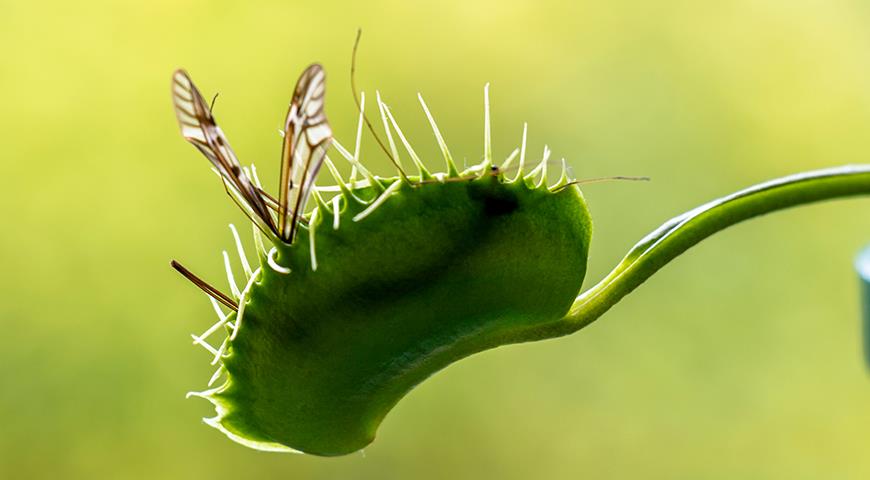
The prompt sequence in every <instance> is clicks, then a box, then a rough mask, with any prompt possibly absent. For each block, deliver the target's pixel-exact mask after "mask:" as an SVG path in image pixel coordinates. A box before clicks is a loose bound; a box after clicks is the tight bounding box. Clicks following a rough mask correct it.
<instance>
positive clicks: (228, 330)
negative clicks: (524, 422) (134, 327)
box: [172, 65, 870, 456]
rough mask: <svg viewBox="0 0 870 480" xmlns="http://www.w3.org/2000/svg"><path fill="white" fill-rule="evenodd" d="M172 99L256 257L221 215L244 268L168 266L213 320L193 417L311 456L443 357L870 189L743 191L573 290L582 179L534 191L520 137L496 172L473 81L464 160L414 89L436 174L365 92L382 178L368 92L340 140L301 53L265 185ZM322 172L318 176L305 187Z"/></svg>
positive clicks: (862, 185) (316, 73)
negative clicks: (208, 306) (718, 239)
mask: <svg viewBox="0 0 870 480" xmlns="http://www.w3.org/2000/svg"><path fill="white" fill-rule="evenodd" d="M172 97H173V101H174V104H175V111H176V116H177V119H178V122H179V125H180V127H181V133H182V135H183V136H184V138H185V139H187V140H188V141H189V142H190V143H192V144H193V145H194V146H195V147H196V148H197V149H198V150H199V151H200V152H202V154H204V155H205V156H206V158H208V160H209V161H210V162H211V164H212V166H213V168H214V170H215V171H216V172H217V174H218V176H219V177H220V179H221V181H222V183H223V186H224V188H225V189H226V192H227V193H228V194H229V196H230V198H231V199H232V200H233V201H234V202H235V203H236V204H238V206H239V207H240V208H241V209H242V211H243V212H244V213H245V214H246V215H247V217H248V218H249V219H250V222H251V226H252V228H251V230H252V233H253V242H252V243H253V245H254V248H255V250H256V258H257V260H256V262H255V264H254V265H251V264H250V263H249V260H248V257H247V256H246V254H245V251H244V248H243V246H242V244H243V242H242V239H241V238H240V236H239V233H238V231H237V230H236V229H235V227H233V226H231V232H232V235H233V236H234V237H235V242H236V246H237V249H238V257H239V258H238V259H237V261H236V262H235V263H236V264H237V265H238V266H239V267H240V268H241V272H243V275H242V276H241V277H237V276H236V275H235V274H234V268H233V266H232V264H233V263H234V262H232V261H231V260H230V256H229V255H228V254H227V253H226V252H224V263H225V266H226V271H227V277H228V280H229V287H230V292H229V293H224V292H221V291H220V290H218V289H217V288H215V287H213V286H212V285H211V284H209V283H207V282H205V281H204V280H202V279H200V278H199V277H197V276H196V275H194V274H193V273H191V272H190V271H189V270H187V269H186V268H184V267H183V266H181V265H180V264H178V263H177V262H175V261H173V262H172V265H173V267H175V268H176V269H177V270H178V271H179V272H181V273H182V274H183V275H184V276H185V277H186V278H188V279H189V280H191V281H192V282H193V283H194V284H195V285H196V286H198V287H199V288H200V289H202V290H203V291H204V292H205V293H207V294H208V298H209V299H210V300H211V302H212V304H213V306H214V309H215V312H216V313H217V317H218V321H217V322H215V323H214V324H213V325H212V326H211V327H210V328H208V329H207V330H206V331H205V332H204V333H202V334H201V335H193V340H194V343H195V344H198V345H201V346H202V347H203V348H204V349H205V350H207V351H208V353H209V354H210V355H211V356H212V364H213V365H214V366H215V367H216V371H215V373H214V375H213V376H212V378H211V379H210V380H209V381H208V388H207V389H205V390H204V391H200V392H192V393H191V394H190V395H192V396H197V397H202V398H205V399H207V400H209V401H210V402H211V403H212V404H213V405H214V407H215V410H216V415H215V416H213V417H211V418H206V419H204V420H205V422H206V423H207V424H208V425H211V426H212V427H215V428H216V429H218V430H220V431H221V432H223V433H224V434H226V435H227V436H228V437H229V438H231V439H233V440H234V441H236V442H238V443H241V444H243V445H246V446H248V447H252V448H256V449H259V450H268V451H292V452H304V453H310V454H315V455H325V456H334V455H343V454H347V453H351V452H354V451H357V450H360V449H362V448H363V447H365V446H366V445H368V444H369V443H370V442H372V440H373V439H374V438H375V434H376V431H377V428H378V426H379V425H380V423H381V421H382V420H383V419H384V417H385V416H386V414H387V413H388V412H389V411H390V409H391V408H392V407H393V406H394V405H395V404H396V403H397V402H398V401H399V400H400V399H401V398H402V397H403V396H404V395H405V394H407V393H408V392H409V391H410V390H411V389H412V388H414V386H416V385H417V384H418V383H420V382H421V381H423V380H425V379H426V378H427V377H429V376H430V375H432V374H434V373H435V372H437V371H439V370H441V369H443V368H444V367H446V366H448V365H450V364H451V363H453V362H455V361H457V360H460V359H462V358H464V357H467V356H469V355H472V354H474V353H477V352H481V351H484V350H487V349H491V348H494V347H498V346H501V345H507V344H513V343H519V342H528V341H535V340H542V339H547V338H553V337H559V336H563V335H567V334H570V333H573V332H576V331H578V330H580V329H582V328H583V327H584V326H586V325H588V324H590V323H591V322H592V321H594V320H595V319H597V318H598V317H599V316H600V315H601V314H603V313H604V312H605V311H607V310H608V309H609V308H610V307H611V306H613V305H614V304H615V303H616V302H618V301H619V300H620V299H621V298H623V297H624V296H625V295H626V294H628V293H629V292H631V291H632V290H633V289H634V288H636V287H637V286H638V285H640V284H641V283H643V282H644V281H645V280H646V279H647V278H649V277H650V276H651V275H652V274H653V273H655V272H656V271H657V270H658V269H660V268H661V267H662V266H664V265H665V264H666V263H668V262H669V261H671V260H673V259H674V258H676V257H677V256H679V255H680V254H681V253H682V252H684V251H685V250H686V249H688V248H690V247H691V246H693V245H695V244H696V243H698V242H700V241H701V240H703V239H704V238H706V237H708V236H709V235H711V234H713V233H715V232H717V231H720V230H722V229H724V228H727V227H728V226H730V225H733V224H735V223H738V222H740V221H743V220H745V219H748V218H751V217H755V216H758V215H762V214H765V213H768V212H772V211H775V210H779V209H783V208H787V207H791V206H795V205H801V204H806V203H811V202H815V201H820V200H825V199H831V198H838V197H847V196H855V195H864V194H868V193H870V166H868V165H855V166H845V167H838V168H832V169H826V170H819V171H814V172H806V173H801V174H797V175H792V176H788V177H784V178H781V179H777V180H773V181H769V182H765V183H762V184H758V185H755V186H752V187H749V188H747V189H745V190H741V191H739V192H736V193H734V194H731V195H728V196H725V197H722V198H720V199H717V200H714V201H712V202H710V203H707V204H704V205H701V206H699V207H697V208H695V209H693V210H691V211H689V212H686V213H684V214H682V215H680V216H677V217H675V218H673V219H672V220H670V221H668V222H666V223H665V224H663V225H662V226H661V227H659V228H658V229H656V230H655V231H653V232H652V233H650V234H649V235H647V236H646V237H644V238H643V239H642V240H641V241H640V242H639V243H637V245H635V246H634V247H633V248H632V249H631V250H630V251H629V252H628V254H627V255H626V256H625V258H624V259H623V260H622V261H621V262H620V263H619V264H618V265H617V266H616V267H615V268H614V269H613V270H612V271H611V273H610V274H608V275H607V276H606V277H605V278H604V279H602V280H601V281H600V282H598V283H597V284H596V285H595V286H593V287H591V288H590V289H588V290H586V291H585V292H583V293H579V292H580V288H581V286H582V283H583V279H584V275H585V272H586V262H587V255H588V251H589V244H590V240H591V235H592V221H591V218H590V214H589V211H588V209H587V207H586V202H585V201H584V198H583V195H582V193H581V191H580V188H579V184H580V183H582V182H577V181H575V180H574V179H572V178H570V177H569V176H568V171H567V169H566V168H565V164H564V161H563V162H562V164H561V167H562V168H561V172H560V175H559V176H558V180H556V181H555V183H552V184H551V183H548V178H549V175H548V171H547V170H548V165H550V163H551V162H550V161H549V158H548V156H549V151H548V150H546V149H545V152H544V155H543V158H542V159H541V160H540V161H537V162H527V161H526V157H527V155H526V131H525V129H524V130H523V136H522V142H521V145H520V147H519V148H518V149H517V150H515V151H514V152H513V153H512V154H511V155H510V156H509V157H508V158H507V159H506V160H504V161H503V162H501V163H500V164H499V165H496V164H495V163H494V162H493V157H492V148H491V141H490V118H489V96H488V89H487V91H486V93H485V102H484V103H485V120H484V155H483V161H482V162H481V163H480V164H477V165H474V166H472V167H470V168H465V169H463V170H459V169H457V167H456V165H455V163H454V161H453V158H452V156H451V153H450V151H449V149H448V147H447V144H446V143H445V141H444V139H443V138H442V135H441V133H440V131H439V129H438V127H437V125H436V123H435V121H434V119H433V117H432V115H431V113H430V111H429V109H428V107H427V106H426V104H425V102H423V99H422V97H420V99H419V100H420V103H421V105H422V107H423V111H424V113H425V114H426V117H427V118H428V120H429V123H430V125H431V127H432V131H433V133H434V136H435V139H436V141H437V142H438V145H439V146H440V149H441V153H442V155H443V164H444V171H443V172H430V171H429V170H428V169H427V167H426V166H425V165H424V163H423V162H422V160H421V159H420V158H419V157H418V155H417V154H416V152H415V151H414V148H413V147H412V146H411V144H410V143H409V142H408V140H407V138H406V137H405V136H404V134H403V133H402V130H401V129H400V128H399V125H398V124H397V123H396V120H395V118H394V116H393V114H392V112H391V111H390V109H389V107H387V105H385V104H384V102H382V101H381V98H380V95H378V96H377V102H376V103H377V105H376V107H377V111H378V112H379V116H380V119H381V120H382V123H383V130H384V137H385V138H386V142H383V141H381V140H380V138H378V137H377V135H375V138H376V139H378V142H379V143H380V145H381V147H382V148H383V150H384V152H385V154H386V155H387V156H388V157H389V158H390V160H391V161H392V162H393V164H394V165H395V167H396V171H397V174H396V175H395V176H379V175H376V174H374V173H372V172H371V171H369V170H368V169H367V168H366V167H365V163H364V162H363V161H362V160H361V159H360V155H359V152H360V136H361V131H362V125H363V123H364V122H365V123H368V119H367V118H366V117H365V114H364V111H365V108H364V106H365V97H364V96H363V97H362V101H361V102H358V106H359V107H360V108H359V111H360V116H359V123H358V128H357V138H356V143H355V148H354V150H353V152H351V151H350V150H349V149H346V148H344V147H343V146H342V145H341V144H340V143H339V142H338V141H336V140H335V139H333V138H332V131H331V129H330V126H329V123H328V121H327V118H326V115H325V113H324V98H325V74H324V71H323V69H322V68H321V67H320V66H319V65H312V66H310V67H308V68H307V69H306V70H305V71H304V73H303V74H302V76H301V78H300V79H299V81H298V83H297V85H296V88H295V90H294V92H293V96H292V100H291V103H290V107H289V111H288V113H287V117H286V121H285V123H284V126H283V129H282V132H281V133H282V137H283V140H282V142H283V147H282V156H281V171H280V182H279V188H278V191H277V193H276V194H274V195H272V194H269V193H267V191H266V190H265V189H264V187H263V186H262V185H261V183H260V181H259V179H258V177H257V172H256V169H255V168H254V166H253V165H251V166H249V167H246V166H242V165H241V163H240V162H239V160H238V159H237V157H236V155H235V154H234V152H233V150H232V148H231V147H230V145H229V143H228V142H227V139H226V137H225V136H224V134H223V132H222V131H221V130H220V128H219V127H218V126H217V124H216V123H215V119H214V116H213V115H212V113H211V110H210V108H209V106H208V104H207V103H206V102H205V100H204V98H203V96H202V95H201V94H200V92H199V91H198V90H197V88H196V87H195V86H194V84H193V83H192V81H191V80H190V77H189V76H188V75H187V74H186V73H185V72H184V71H181V70H179V71H177V72H175V74H174V75H173V77H172ZM368 126H369V128H371V124H370V123H369V125H368ZM372 133H374V130H373V131H372ZM397 140H398V143H401V144H402V147H403V149H404V150H405V151H406V157H405V158H406V160H405V162H407V163H409V164H410V165H408V166H407V167H406V166H405V165H403V163H402V162H403V160H402V157H401V156H400V154H399V149H398V148H397ZM387 145H388V146H387ZM331 152H335V155H336V159H339V158H340V159H341V161H343V162H344V161H346V162H349V163H350V168H351V173H350V175H349V178H344V177H342V175H341V174H340V173H339V169H338V168H337V167H336V165H335V164H334V163H333V159H332V158H331V157H330V153H331ZM439 163H440V162H439ZM324 166H325V167H326V169H325V171H324V173H327V172H328V176H329V177H331V180H332V181H333V182H334V184H333V185H329V186H322V185H321V186H319V185H316V184H315V179H317V178H318V174H319V173H321V169H322V167H324ZM325 176H326V175H320V177H319V178H320V180H321V183H324V182H325V181H326V180H325V178H323V177H325Z"/></svg>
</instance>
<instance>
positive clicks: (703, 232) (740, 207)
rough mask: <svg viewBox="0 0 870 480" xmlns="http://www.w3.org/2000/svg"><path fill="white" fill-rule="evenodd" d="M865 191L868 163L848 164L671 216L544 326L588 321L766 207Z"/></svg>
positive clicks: (574, 326)
mask: <svg viewBox="0 0 870 480" xmlns="http://www.w3.org/2000/svg"><path fill="white" fill-rule="evenodd" d="M857 195H870V165H853V166H844V167H838V168H830V169H824V170H816V171H812V172H806V173H800V174H797V175H791V176H788V177H783V178H779V179H776V180H771V181H769V182H765V183H761V184H758V185H755V186H752V187H749V188H747V189H745V190H741V191H739V192H736V193H733V194H731V195H728V196H725V197H722V198H719V199H717V200H714V201H712V202H709V203H706V204H704V205H701V206H700V207H697V208H695V209H693V210H690V211H688V212H686V213H684V214H682V215H680V216H678V217H675V218H673V219H671V220H669V221H667V222H665V224H664V225H662V226H661V227H659V228H658V229H656V230H655V231H654V232H652V233H650V234H649V235H647V236H646V237H644V238H643V239H642V240H641V241H640V242H638V243H637V245H635V246H634V247H633V248H632V249H631V250H630V251H629V252H628V254H627V255H626V256H625V258H623V260H622V261H621V262H620V263H619V265H617V266H616V268H614V269H613V271H611V272H610V273H609V274H608V275H607V276H606V277H605V278H604V279H603V280H601V281H600V282H598V284H597V285H595V286H594V287H592V288H590V289H589V290H587V291H586V292H584V293H583V294H581V295H580V296H578V297H577V299H576V300H575V301H574V304H573V305H572V306H571V309H570V310H569V311H568V313H567V314H566V315H565V317H563V318H562V319H561V320H559V321H558V322H556V323H555V324H554V325H552V329H548V332H547V336H559V335H567V334H569V333H573V332H576V331H577V330H580V329H581V328H583V327H585V326H586V325H589V324H590V323H592V322H593V321H595V320H596V319H597V318H598V317H600V316H601V315H602V314H603V313H604V312H606V311H607V310H608V309H610V307H612V306H613V305H615V304H616V303H617V302H619V300H621V299H622V298H623V297H624V296H626V295H628V294H629V293H631V292H632V291H633V290H634V289H635V288H637V287H638V286H640V285H641V284H642V283H643V282H645V281H646V280H647V279H648V278H649V277H650V276H652V275H653V274H654V273H655V272H657V271H658V270H659V269H660V268H662V267H663V266H665V265H666V264H667V263H668V262H670V261H671V260H673V259H675V258H677V257H678V256H679V255H680V254H681V253H683V252H685V251H686V250H688V249H689V248H691V247H692V246H694V245H696V244H697V243H699V242H700V241H701V240H704V239H705V238H707V237H709V236H710V235H713V234H714V233H716V232H719V231H721V230H724V229H726V228H728V227H730V226H731V225H734V224H735V223H739V222H742V221H743V220H748V219H750V218H753V217H757V216H759V215H764V214H765V213H770V212H774V211H777V210H782V209H785V208H789V207H793V206H797V205H804V204H807V203H813V202H818V201H821V200H828V199H833V198H841V197H850V196H857Z"/></svg>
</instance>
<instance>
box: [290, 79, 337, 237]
mask: <svg viewBox="0 0 870 480" xmlns="http://www.w3.org/2000/svg"><path fill="white" fill-rule="evenodd" d="M325 94H326V73H325V72H324V71H323V67H321V66H320V65H318V64H313V65H311V66H309V67H308V68H307V69H305V71H304V72H302V76H301V77H299V81H298V82H297V83H296V89H295V90H294V92H293V99H292V101H291V102H290V108H289V110H288V112H287V119H286V121H285V122H284V144H283V148H282V151H281V182H280V190H279V195H278V232H279V236H280V237H281V238H282V239H283V240H284V241H286V242H292V241H293V237H294V235H295V232H296V227H297V225H298V223H299V218H300V215H301V214H302V211H303V210H304V209H305V204H306V203H307V201H308V196H309V195H310V194H311V190H312V188H313V187H314V179H315V177H316V176H317V172H319V171H320V167H321V166H322V165H323V159H324V157H325V156H326V150H327V149H328V148H329V144H330V142H331V141H332V128H330V126H329V122H328V121H327V120H326V113H325V112H324V110H323V104H324V96H325ZM288 217H289V220H288Z"/></svg>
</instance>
